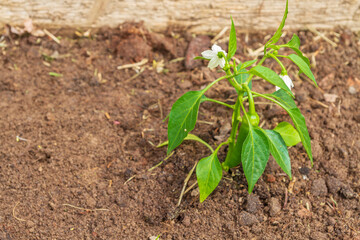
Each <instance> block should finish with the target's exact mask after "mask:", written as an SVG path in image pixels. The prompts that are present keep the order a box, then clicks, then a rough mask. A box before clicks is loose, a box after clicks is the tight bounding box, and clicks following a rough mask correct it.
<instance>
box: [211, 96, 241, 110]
mask: <svg viewBox="0 0 360 240" xmlns="http://www.w3.org/2000/svg"><path fill="white" fill-rule="evenodd" d="M205 101H209V102H214V103H218V104H220V105H223V106H225V107H228V108H231V109H234V108H235V107H234V106H235V105H230V104H227V103H224V102H221V101H218V100H215V99H212V98H206V99H205Z"/></svg>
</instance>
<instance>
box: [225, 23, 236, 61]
mask: <svg viewBox="0 0 360 240" xmlns="http://www.w3.org/2000/svg"><path fill="white" fill-rule="evenodd" d="M235 52H236V31H235V26H234V21H233V19H232V18H231V30H230V38H229V48H228V55H227V59H228V60H230V59H231V58H232V57H233V56H234V55H235Z"/></svg>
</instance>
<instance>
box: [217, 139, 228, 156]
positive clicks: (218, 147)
mask: <svg viewBox="0 0 360 240" xmlns="http://www.w3.org/2000/svg"><path fill="white" fill-rule="evenodd" d="M226 144H229V140H228V141H226V142H222V143H220V145H219V146H217V148H216V149H215V151H214V154H217V152H218V151H219V150H220V148H221V147H222V146H224V145H226Z"/></svg>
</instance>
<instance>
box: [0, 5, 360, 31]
mask: <svg viewBox="0 0 360 240" xmlns="http://www.w3.org/2000/svg"><path fill="white" fill-rule="evenodd" d="M289 2H290V3H289V13H290V14H289V17H288V20H287V26H291V28H293V29H301V28H304V27H307V26H312V27H315V28H322V29H331V28H334V27H336V26H346V27H347V28H350V29H351V30H359V29H360V1H359V0H328V1H319V0H317V1H313V0H292V1H289ZM284 8H285V1H284V0H267V1H265V0H254V1H246V0H237V1H236V0H226V1H222V0H215V1H203V0H200V1H199V0H193V1H188V0H145V1H134V0H125V1H121V0H114V1H110V0H95V1H94V0H79V1H71V0H53V1H47V0H33V1H27V0H16V1H15V0H2V1H0V23H2V24H4V23H8V24H15V25H16V24H18V25H19V24H23V22H24V21H25V20H26V19H29V18H30V19H32V20H33V22H34V24H35V25H39V24H41V25H50V26H51V27H54V26H61V27H64V26H70V27H101V26H110V27H115V26H117V25H119V24H121V23H123V22H125V21H144V22H145V24H146V26H147V27H150V28H151V29H153V30H158V31H162V30H164V29H165V28H166V27H168V26H169V25H172V26H178V27H180V28H184V29H186V30H188V31H192V32H197V33H199V32H206V31H218V30H221V29H223V27H225V26H228V23H229V16H230V15H231V16H232V17H233V18H234V20H235V22H236V23H237V24H236V25H237V26H240V27H241V28H243V29H244V30H252V29H254V28H255V29H257V30H263V29H273V28H277V26H278V23H279V21H280V20H281V17H282V15H283V12H284Z"/></svg>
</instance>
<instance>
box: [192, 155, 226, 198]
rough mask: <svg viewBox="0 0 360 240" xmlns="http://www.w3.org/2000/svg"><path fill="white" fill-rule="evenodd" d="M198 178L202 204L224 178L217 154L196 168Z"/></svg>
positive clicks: (201, 161)
mask: <svg viewBox="0 0 360 240" xmlns="http://www.w3.org/2000/svg"><path fill="white" fill-rule="evenodd" d="M196 178H197V182H198V185H199V190H200V202H203V201H204V200H205V199H206V198H207V197H208V196H209V195H210V194H211V193H212V192H213V191H214V190H215V188H216V187H217V186H218V185H219V182H220V180H221V178H222V168H221V164H220V162H219V159H218V157H217V152H214V153H213V154H211V155H210V156H208V157H205V158H203V159H201V160H200V161H199V163H198V164H197V166H196Z"/></svg>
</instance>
